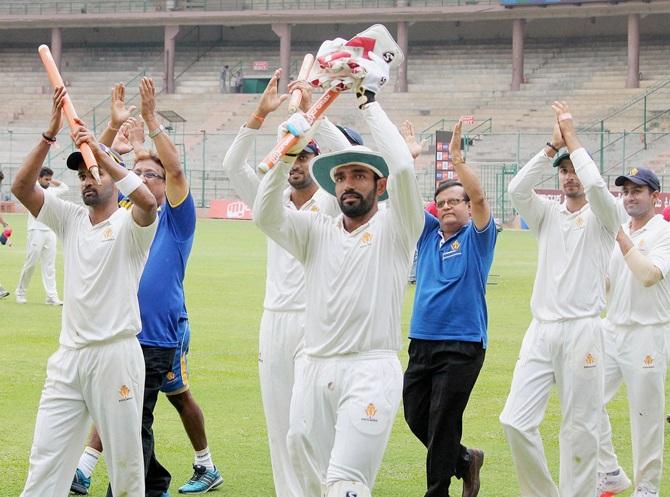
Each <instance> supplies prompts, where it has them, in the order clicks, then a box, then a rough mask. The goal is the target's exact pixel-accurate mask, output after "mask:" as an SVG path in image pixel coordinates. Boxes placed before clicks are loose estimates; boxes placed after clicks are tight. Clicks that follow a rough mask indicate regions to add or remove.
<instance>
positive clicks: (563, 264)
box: [508, 148, 625, 321]
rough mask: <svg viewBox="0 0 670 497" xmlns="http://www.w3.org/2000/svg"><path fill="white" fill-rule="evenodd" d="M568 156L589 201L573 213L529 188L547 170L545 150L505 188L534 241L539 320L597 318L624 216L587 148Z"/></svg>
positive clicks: (535, 310) (535, 301)
mask: <svg viewBox="0 0 670 497" xmlns="http://www.w3.org/2000/svg"><path fill="white" fill-rule="evenodd" d="M570 160H571V161H572V164H573V165H574V167H575V172H576V173H577V176H578V177H579V180H580V181H581V183H582V185H583V187H584V191H585V193H586V198H587V200H588V203H587V204H586V205H585V206H584V207H582V208H581V209H580V210H579V211H577V212H569V211H568V210H567V208H566V206H565V203H562V204H561V203H558V202H556V201H554V200H548V199H545V198H542V197H540V196H539V195H538V194H536V193H535V191H534V190H533V187H534V186H535V185H536V184H537V183H538V181H539V180H540V179H541V177H542V175H543V174H544V173H546V172H547V171H550V170H551V164H552V159H550V158H549V157H547V155H546V154H545V153H544V151H542V152H540V153H538V154H537V155H536V156H535V157H533V158H532V159H531V160H530V161H529V162H528V163H527V164H526V165H525V166H524V167H523V168H522V169H521V170H520V171H519V172H518V173H517V175H516V176H515V177H514V178H513V179H512V181H510V184H509V188H508V189H509V193H510V196H511V200H512V205H513V206H514V208H515V209H517V210H518V211H519V214H520V215H521V217H523V218H524V220H525V221H526V222H527V223H528V226H529V228H530V229H531V230H532V231H533V233H534V234H535V235H536V237H537V240H538V261H537V273H536V275H535V284H534V286H533V295H532V297H531V300H530V306H531V312H532V314H533V317H534V318H535V319H538V320H540V321H559V320H563V319H575V318H582V317H588V316H597V315H598V314H599V313H600V312H601V311H602V310H603V309H604V308H605V275H606V273H607V265H608V263H609V260H610V257H611V255H612V250H613V248H614V240H615V237H616V233H617V231H618V230H619V226H620V225H621V223H622V222H623V219H624V215H625V211H623V206H622V205H621V203H620V202H618V201H617V200H616V199H615V198H614V196H613V195H612V194H611V193H610V192H609V190H608V189H607V184H606V183H605V181H604V180H603V179H602V177H601V176H600V173H599V171H598V168H597V167H596V165H595V163H594V162H593V160H592V159H591V157H590V156H589V154H588V153H587V152H586V150H585V149H583V148H580V149H578V150H575V151H574V152H572V154H570Z"/></svg>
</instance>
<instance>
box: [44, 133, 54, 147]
mask: <svg viewBox="0 0 670 497" xmlns="http://www.w3.org/2000/svg"><path fill="white" fill-rule="evenodd" d="M42 138H44V141H47V142H49V145H51V144H52V143H55V142H56V137H55V136H49V135H47V134H46V133H42Z"/></svg>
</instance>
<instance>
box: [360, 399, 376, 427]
mask: <svg viewBox="0 0 670 497" xmlns="http://www.w3.org/2000/svg"><path fill="white" fill-rule="evenodd" d="M363 412H364V413H365V417H364V418H361V421H367V422H369V423H377V422H378V421H379V420H378V419H377V418H375V415H376V414H377V406H375V405H374V404H373V403H372V402H370V403H369V404H368V406H367V407H366V408H365V410H364V411H363Z"/></svg>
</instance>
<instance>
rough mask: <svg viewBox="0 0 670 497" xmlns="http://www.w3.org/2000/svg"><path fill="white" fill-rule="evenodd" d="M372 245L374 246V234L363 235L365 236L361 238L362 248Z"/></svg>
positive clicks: (367, 232)
mask: <svg viewBox="0 0 670 497" xmlns="http://www.w3.org/2000/svg"><path fill="white" fill-rule="evenodd" d="M371 244H372V233H370V232H369V231H366V232H365V233H363V236H361V247H368V246H369V245H371Z"/></svg>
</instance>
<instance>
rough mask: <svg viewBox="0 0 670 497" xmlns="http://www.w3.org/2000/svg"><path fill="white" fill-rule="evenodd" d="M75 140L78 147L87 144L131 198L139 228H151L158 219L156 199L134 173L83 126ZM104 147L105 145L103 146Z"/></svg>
mask: <svg viewBox="0 0 670 497" xmlns="http://www.w3.org/2000/svg"><path fill="white" fill-rule="evenodd" d="M73 139H74V142H75V144H76V145H77V146H79V145H81V144H82V143H87V144H88V146H89V147H91V151H92V152H93V155H94V156H95V160H96V162H97V164H98V166H100V168H101V169H102V170H103V171H104V172H105V173H107V174H108V175H109V176H110V177H111V178H112V180H114V182H115V183H116V186H117V188H118V189H119V191H121V193H123V194H124V195H126V196H127V197H129V198H130V200H131V201H132V203H133V209H132V216H133V219H134V220H135V222H136V223H137V224H138V225H139V226H149V225H150V224H152V223H153V222H154V220H155V219H156V209H157V206H156V197H154V195H153V194H152V193H151V192H150V191H149V188H147V185H145V184H144V183H143V182H142V181H141V180H140V179H139V178H138V177H137V176H136V175H135V174H134V173H132V172H130V171H128V170H127V169H126V168H124V167H122V166H121V165H119V164H117V163H116V162H115V161H114V160H113V159H112V158H111V157H110V156H109V155H107V153H106V152H105V151H104V150H103V148H101V145H99V144H98V142H97V141H96V139H95V136H94V135H93V133H92V132H91V131H89V130H87V129H86V128H84V127H83V126H79V127H78V128H77V129H76V130H75V131H74V132H73ZM103 146H104V145H103Z"/></svg>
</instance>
